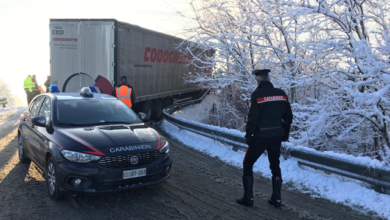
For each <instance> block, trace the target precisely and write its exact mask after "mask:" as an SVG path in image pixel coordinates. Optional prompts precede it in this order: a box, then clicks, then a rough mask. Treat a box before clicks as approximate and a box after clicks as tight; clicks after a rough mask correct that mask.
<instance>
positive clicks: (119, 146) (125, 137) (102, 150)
mask: <svg viewBox="0 0 390 220" xmlns="http://www.w3.org/2000/svg"><path fill="white" fill-rule="evenodd" d="M58 132H59V134H60V135H61V136H62V138H61V139H63V142H65V143H64V144H63V145H62V146H63V148H65V149H66V150H71V151H77V152H83V153H89V154H94V155H99V156H116V155H129V154H138V153H143V152H148V151H154V150H157V144H158V140H159V138H160V137H159V134H158V133H157V132H156V131H155V130H154V129H152V128H146V127H144V126H127V125H111V126H96V127H84V128H59V129H58ZM64 139H65V140H64Z"/></svg>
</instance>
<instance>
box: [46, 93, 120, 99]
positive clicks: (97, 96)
mask: <svg viewBox="0 0 390 220" xmlns="http://www.w3.org/2000/svg"><path fill="white" fill-rule="evenodd" d="M51 94H53V95H54V96H55V97H56V98H57V100H80V99H88V100H89V99H111V100H113V99H116V97H114V96H111V95H107V94H101V93H93V98H89V97H83V96H81V95H80V93H51Z"/></svg>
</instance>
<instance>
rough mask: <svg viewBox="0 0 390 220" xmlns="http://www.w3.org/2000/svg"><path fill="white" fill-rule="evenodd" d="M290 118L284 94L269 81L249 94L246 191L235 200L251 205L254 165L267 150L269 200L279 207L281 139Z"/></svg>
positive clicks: (288, 106)
mask: <svg viewBox="0 0 390 220" xmlns="http://www.w3.org/2000/svg"><path fill="white" fill-rule="evenodd" d="M268 72H270V70H254V71H253V72H252V74H254V75H255V76H258V75H263V76H266V77H268ZM292 118H293V115H292V112H291V106H290V103H289V102H288V98H287V95H286V93H285V92H284V91H283V90H281V89H277V88H274V86H273V85H272V83H271V82H269V81H262V82H260V84H259V86H258V87H257V89H256V90H255V91H254V92H253V93H252V95H251V106H250V109H249V114H248V122H247V126H246V135H245V138H246V140H247V144H248V149H247V152H246V154H245V158H244V162H243V165H244V175H243V183H244V191H245V194H244V198H242V199H238V200H237V202H238V203H240V204H243V205H249V206H251V205H253V192H252V189H253V172H252V168H253V164H254V163H255V162H256V161H257V159H258V158H259V157H260V156H261V154H262V153H263V152H264V151H265V150H267V152H268V160H269V162H270V168H271V171H272V183H273V194H272V196H271V199H270V201H269V202H270V203H271V204H273V205H275V207H280V206H281V198H280V189H281V183H282V175H281V171H280V167H279V157H280V147H281V143H282V141H286V140H287V139H288V136H289V131H290V125H291V123H292Z"/></svg>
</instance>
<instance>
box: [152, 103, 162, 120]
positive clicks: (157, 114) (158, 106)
mask: <svg viewBox="0 0 390 220" xmlns="http://www.w3.org/2000/svg"><path fill="white" fill-rule="evenodd" d="M163 108H164V103H163V100H161V99H157V100H156V102H155V105H154V109H153V119H154V120H160V119H161V116H162V110H163Z"/></svg>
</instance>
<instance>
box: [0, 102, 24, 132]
mask: <svg viewBox="0 0 390 220" xmlns="http://www.w3.org/2000/svg"><path fill="white" fill-rule="evenodd" d="M26 109H27V107H19V108H0V130H1V129H2V128H4V127H7V126H9V125H11V124H14V123H16V122H17V119H15V120H8V119H9V116H11V115H13V114H16V113H17V114H19V113H20V114H22V112H24V111H25V110H26Z"/></svg>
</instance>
